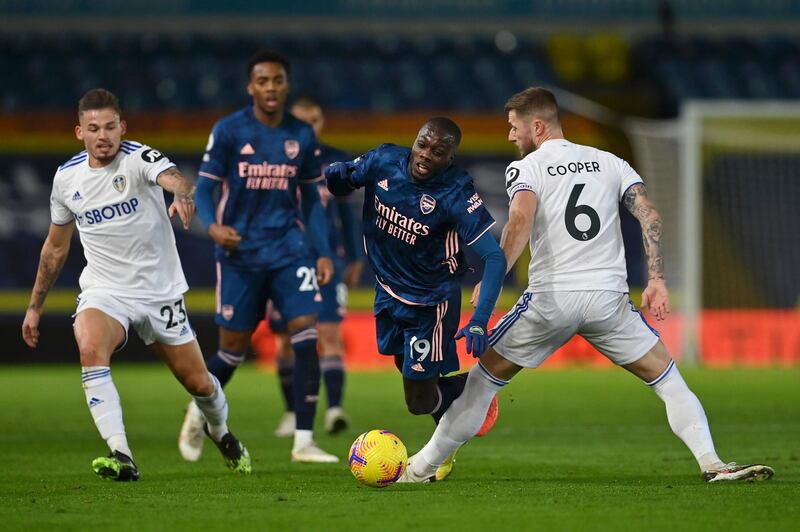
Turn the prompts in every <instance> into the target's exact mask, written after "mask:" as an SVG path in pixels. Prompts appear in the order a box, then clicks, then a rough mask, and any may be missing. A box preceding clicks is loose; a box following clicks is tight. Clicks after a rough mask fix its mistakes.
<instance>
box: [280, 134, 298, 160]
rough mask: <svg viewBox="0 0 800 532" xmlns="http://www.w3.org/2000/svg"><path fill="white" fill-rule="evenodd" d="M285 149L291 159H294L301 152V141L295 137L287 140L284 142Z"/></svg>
mask: <svg viewBox="0 0 800 532" xmlns="http://www.w3.org/2000/svg"><path fill="white" fill-rule="evenodd" d="M283 150H284V151H285V152H286V156H287V157H288V158H289V159H294V158H295V157H297V154H299V153H300V143H299V142H297V141H296V140H294V139H290V140H287V141H286V142H284V143H283Z"/></svg>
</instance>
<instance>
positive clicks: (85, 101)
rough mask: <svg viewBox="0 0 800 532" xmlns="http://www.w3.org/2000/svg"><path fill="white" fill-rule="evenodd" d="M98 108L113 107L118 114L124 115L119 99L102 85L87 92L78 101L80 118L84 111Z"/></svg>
mask: <svg viewBox="0 0 800 532" xmlns="http://www.w3.org/2000/svg"><path fill="white" fill-rule="evenodd" d="M97 109H113V110H114V112H116V113H117V114H118V115H120V116H122V109H121V108H120V106H119V99H118V98H117V97H116V96H115V95H114V93H112V92H111V91H108V90H106V89H102V88H100V87H98V88H95V89H91V90H90V91H88V92H86V94H84V95H83V96H81V99H80V100H79V101H78V118H80V116H81V115H82V114H83V112H84V111H94V110H97Z"/></svg>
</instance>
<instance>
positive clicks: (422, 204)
mask: <svg viewBox="0 0 800 532" xmlns="http://www.w3.org/2000/svg"><path fill="white" fill-rule="evenodd" d="M435 208H436V200H435V199H434V198H432V197H431V196H428V195H427V194H423V195H422V197H421V198H420V199H419V210H421V211H422V214H430V213H432V212H433V209H435Z"/></svg>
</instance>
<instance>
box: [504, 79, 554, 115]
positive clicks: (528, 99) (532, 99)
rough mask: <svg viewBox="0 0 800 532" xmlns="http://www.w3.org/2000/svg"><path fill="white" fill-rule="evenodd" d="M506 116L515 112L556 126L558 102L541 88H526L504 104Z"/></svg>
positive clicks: (550, 93)
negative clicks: (510, 112) (535, 117)
mask: <svg viewBox="0 0 800 532" xmlns="http://www.w3.org/2000/svg"><path fill="white" fill-rule="evenodd" d="M505 110H506V114H508V112H509V111H512V110H513V111H516V112H517V114H519V115H523V116H537V117H539V118H541V119H542V120H544V121H545V122H550V123H553V124H557V123H558V122H559V120H558V102H557V101H556V97H555V95H554V94H553V93H552V92H550V91H549V90H547V89H545V88H543V87H528V88H527V89H525V90H524V91H522V92H518V93H516V94H515V95H513V96H512V97H511V98H509V99H508V101H507V102H506V107H505Z"/></svg>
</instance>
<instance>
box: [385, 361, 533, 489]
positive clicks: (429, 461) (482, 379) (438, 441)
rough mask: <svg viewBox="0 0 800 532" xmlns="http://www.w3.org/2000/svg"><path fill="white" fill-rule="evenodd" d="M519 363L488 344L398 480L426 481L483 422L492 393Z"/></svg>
mask: <svg viewBox="0 0 800 532" xmlns="http://www.w3.org/2000/svg"><path fill="white" fill-rule="evenodd" d="M521 369H522V367H520V366H518V365H516V364H514V363H513V362H509V361H508V360H506V359H505V358H503V357H502V356H500V354H498V353H497V352H496V351H495V350H494V349H492V348H491V347H490V348H489V349H487V350H486V352H485V353H484V354H483V356H481V359H480V362H479V363H478V364H476V365H475V366H473V368H472V369H471V370H470V371H469V377H468V378H467V384H466V386H465V387H464V391H463V393H462V394H461V395H460V396H459V397H458V398H457V399H456V400H455V401H453V404H452V405H450V408H448V409H447V411H446V412H445V413H444V416H443V417H442V419H441V421H440V422H439V426H437V427H436V431H434V433H433V436H432V437H431V439H430V440H429V441H428V443H427V444H426V445H425V446H424V447H423V448H422V450H421V451H419V452H418V453H417V454H415V455H413V456H412V457H410V458H409V459H408V467H407V468H406V473H405V474H404V475H403V477H402V478H401V479H400V482H428V481H430V480H433V478H435V475H436V471H437V469H438V468H439V467H440V466H441V465H442V463H443V462H444V461H445V460H447V458H448V457H449V456H451V455H452V454H453V453H454V452H456V450H458V448H459V447H461V446H462V445H463V444H464V443H465V442H467V440H469V439H470V438H472V437H473V436H475V435H476V434H477V433H478V431H479V430H480V429H481V426H482V425H483V423H484V421H485V419H486V414H487V412H488V411H489V408H490V406H491V405H492V402H493V401H494V400H495V396H496V394H497V392H498V390H500V388H502V387H503V386H505V385H506V384H508V381H509V380H511V378H512V377H513V376H514V375H516V374H517V373H519V371H520V370H521Z"/></svg>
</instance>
